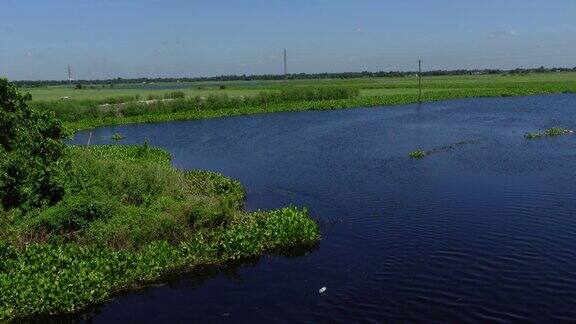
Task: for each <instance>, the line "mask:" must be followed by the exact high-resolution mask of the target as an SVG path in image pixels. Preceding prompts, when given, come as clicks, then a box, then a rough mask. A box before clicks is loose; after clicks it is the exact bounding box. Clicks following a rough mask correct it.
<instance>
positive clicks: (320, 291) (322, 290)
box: [318, 287, 328, 294]
mask: <svg viewBox="0 0 576 324" xmlns="http://www.w3.org/2000/svg"><path fill="white" fill-rule="evenodd" d="M326 290H328V288H326V287H322V288H320V290H318V292H319V293H321V294H323V293H325V292H326Z"/></svg>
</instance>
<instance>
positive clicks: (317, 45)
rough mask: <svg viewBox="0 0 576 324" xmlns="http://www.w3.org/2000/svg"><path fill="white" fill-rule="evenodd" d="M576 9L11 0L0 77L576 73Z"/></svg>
mask: <svg viewBox="0 0 576 324" xmlns="http://www.w3.org/2000/svg"><path fill="white" fill-rule="evenodd" d="M574 35H576V1H574V0H482V1H479V0H434V1H432V0H379V1H378V0H356V1H353V0H307V1H304V0H283V1H281V0H243V1H238V0H235V1H232V0H226V1H223V0H206V1H194V0H186V1H185V0H162V1H160V0H74V1H71V0H70V1H64V0H44V1H41V0H26V1H23V0H1V6H0V76H4V77H8V78H10V79H16V80H18V79H65V78H66V67H67V65H71V66H72V69H73V71H74V77H75V78H79V79H80V78H81V79H96V78H113V77H141V76H149V77H154V76H161V77H170V76H174V77H182V76H211V75H221V74H243V73H246V74H263V73H280V72H281V71H282V61H281V53H282V49H283V48H284V47H285V48H287V50H288V69H289V72H293V73H298V72H341V71H362V70H371V71H376V70H386V71H388V70H411V69H414V66H415V62H416V61H417V59H418V58H421V59H422V60H423V61H424V67H425V68H426V69H457V68H488V67H494V68H515V67H532V66H540V65H544V66H566V67H574V66H576V37H574Z"/></svg>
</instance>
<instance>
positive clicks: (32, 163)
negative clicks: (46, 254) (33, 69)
mask: <svg viewBox="0 0 576 324" xmlns="http://www.w3.org/2000/svg"><path fill="white" fill-rule="evenodd" d="M30 99H31V97H30V95H29V94H25V95H23V94H21V93H20V92H19V91H18V89H17V88H16V86H15V85H14V84H12V83H10V82H8V80H6V79H0V129H1V130H2V131H1V132H0V204H1V205H2V206H3V207H4V209H11V208H14V207H23V208H25V209H26V208H31V207H37V206H41V205H44V204H54V203H56V202H57V201H58V200H60V199H61V198H62V195H63V194H64V191H63V187H62V184H61V181H62V177H63V175H64V171H65V170H66V169H67V167H68V163H69V161H68V150H67V147H66V144H64V142H63V141H62V140H63V139H64V138H65V137H66V136H67V132H66V131H65V129H64V127H63V125H62V123H61V122H60V121H59V120H57V119H56V118H55V117H54V113H51V112H39V111H37V110H34V109H31V108H30V107H29V106H28V101H29V100H30Z"/></svg>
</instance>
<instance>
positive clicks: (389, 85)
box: [22, 72, 576, 101]
mask: <svg viewBox="0 0 576 324" xmlns="http://www.w3.org/2000/svg"><path fill="white" fill-rule="evenodd" d="M550 82H554V83H573V82H576V73H570V72H566V73H533V74H527V75H507V74H503V75H465V76H437V77H425V78H424V79H423V89H424V90H425V91H448V90H469V89H479V88H480V89H482V88H486V89H494V88H497V87H510V86H514V85H516V86H522V85H528V86H534V85H536V84H543V83H550ZM310 86H314V87H323V86H327V87H328V86H338V87H353V88H356V89H359V90H360V93H361V96H383V95H395V94H415V93H417V91H418V90H417V88H418V80H417V78H416V77H415V76H413V77H406V78H358V79H314V80H290V81H228V82H194V83H156V84H126V85H116V86H115V87H114V88H109V87H106V88H102V86H99V85H95V86H94V88H93V89H92V88H90V86H88V87H87V88H86V89H81V90H77V89H74V88H73V86H52V87H43V88H23V89H22V90H24V91H27V92H30V93H31V94H32V99H33V100H34V101H45V100H59V99H60V98H62V97H69V98H70V99H77V100H85V99H93V100H102V99H105V98H111V97H122V96H134V95H140V96H141V97H147V96H148V95H151V94H153V95H161V94H163V93H166V92H170V91H182V92H184V94H185V95H186V96H187V97H194V96H209V95H219V94H227V95H229V96H231V97H238V96H250V95H256V94H258V93H259V92H260V91H274V90H280V89H282V88H285V87H310ZM220 87H224V89H220Z"/></svg>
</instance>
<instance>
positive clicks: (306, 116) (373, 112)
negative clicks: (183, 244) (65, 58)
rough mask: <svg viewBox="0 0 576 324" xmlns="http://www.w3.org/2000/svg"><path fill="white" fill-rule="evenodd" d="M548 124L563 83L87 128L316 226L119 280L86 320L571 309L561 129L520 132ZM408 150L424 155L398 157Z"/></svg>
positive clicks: (511, 313) (521, 313) (436, 316)
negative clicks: (251, 249)
mask: <svg viewBox="0 0 576 324" xmlns="http://www.w3.org/2000/svg"><path fill="white" fill-rule="evenodd" d="M554 126H561V127H565V128H569V129H576V96H574V95H554V96H537V97H521V98H499V99H466V100H454V101H447V102H438V103H430V104H423V105H422V106H417V105H410V106H402V107H384V108H362V109H351V110H341V111H329V112H302V113H280V114H268V115H256V116H245V117H232V118H222V119H212V120H201V121H190V122H173V123H165V124H150V125H128V126H119V127H110V128H103V129H98V130H94V131H92V132H93V134H94V137H93V141H94V139H96V142H99V143H108V142H109V138H110V135H112V134H114V133H117V132H119V133H121V134H123V135H125V136H126V139H125V140H124V142H125V143H127V144H131V143H142V142H144V140H148V141H149V142H150V143H151V144H152V145H156V146H161V147H164V148H166V149H168V150H169V151H170V152H171V153H172V154H173V156H174V164H175V165H176V166H177V167H180V168H198V169H208V170H214V171H219V172H222V173H224V174H226V175H229V176H231V177H234V178H237V179H239V180H240V181H242V183H243V184H244V185H245V186H246V189H247V191H248V200H247V205H248V208H250V209H269V208H276V207H280V206H285V205H289V204H295V205H298V206H306V207H308V208H309V210H310V211H311V214H312V215H313V216H314V217H315V218H316V219H317V220H318V221H319V222H320V224H321V228H322V232H323V239H322V241H321V243H320V246H319V248H318V249H317V250H316V251H313V252H312V253H310V254H307V255H305V256H301V257H297V258H286V257H281V256H272V257H269V256H267V257H264V258H263V259H261V260H260V261H259V262H257V263H256V264H253V265H250V266H241V267H239V268H237V269H235V272H234V274H235V275H234V276H230V275H227V274H226V272H225V271H220V270H218V271H216V272H213V273H211V274H210V275H209V276H208V277H200V278H201V279H200V280H195V279H191V275H190V274H186V275H182V276H177V277H176V278H173V279H170V280H167V281H166V282H167V284H166V285H163V286H156V287H151V288H148V289H145V290H138V291H131V292H129V293H125V294H122V295H120V296H118V297H116V298H115V299H114V300H112V301H110V302H108V303H105V304H104V305H101V306H100V307H98V311H97V312H95V313H93V315H92V316H91V319H92V320H94V321H96V322H100V321H101V322H104V321H126V320H131V321H136V320H137V321H142V322H157V321H198V322H207V321H210V322H215V321H216V322H219V321H235V322H247V321H264V320H266V321H298V322H317V321H341V322H348V321H351V320H358V319H365V320H375V321H378V320H388V321H416V320H427V321H434V320H437V321H452V322H462V321H471V320H476V321H479V320H503V321H518V320H531V321H533V320H541V321H552V320H570V319H574V318H576V311H575V310H574V307H573V305H574V302H576V276H575V275H574V269H576V252H575V251H576V235H575V234H576V217H575V215H574V211H575V210H576V199H575V198H576V197H575V196H576V194H575V192H576V181H575V180H576V172H575V171H574V170H575V167H576V163H575V161H576V160H575V158H576V137H575V136H574V135H568V136H562V137H557V138H546V139H542V140H536V141H527V140H525V139H524V138H523V134H524V133H525V132H528V131H535V130H541V129H545V128H549V127H554ZM87 136H88V132H85V133H81V134H79V135H78V136H77V138H76V141H77V142H78V143H85V142H86V140H87ZM458 143H465V144H461V145H459V144H458ZM417 148H421V149H423V150H426V151H433V152H434V154H430V155H428V156H427V157H425V158H424V159H421V160H417V159H410V158H409V157H408V153H409V152H411V151H414V150H415V149H417ZM321 287H327V291H326V292H325V293H324V294H319V289H320V288H321Z"/></svg>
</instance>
